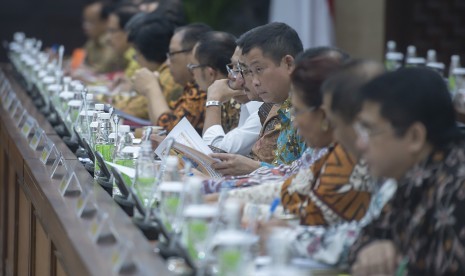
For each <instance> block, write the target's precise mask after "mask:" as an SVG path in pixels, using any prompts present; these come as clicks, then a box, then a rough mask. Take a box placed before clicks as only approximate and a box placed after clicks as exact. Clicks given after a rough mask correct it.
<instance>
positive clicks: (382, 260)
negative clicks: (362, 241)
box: [352, 240, 399, 276]
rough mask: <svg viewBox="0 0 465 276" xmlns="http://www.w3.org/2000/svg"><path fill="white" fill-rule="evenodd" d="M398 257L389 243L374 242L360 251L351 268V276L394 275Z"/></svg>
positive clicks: (392, 245)
mask: <svg viewBox="0 0 465 276" xmlns="http://www.w3.org/2000/svg"><path fill="white" fill-rule="evenodd" d="M398 264H399V256H398V254H397V251H396V248H395V247H394V244H393V243H392V242H391V241H388V240H382V241H375V242H372V243H370V244H368V245H367V246H365V247H364V248H362V249H361V250H360V252H359V253H358V255H357V260H356V261H355V263H354V265H353V266H352V275H354V276H365V275H378V276H381V275H394V273H395V272H396V269H397V266H398Z"/></svg>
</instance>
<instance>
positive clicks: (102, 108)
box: [95, 104, 105, 111]
mask: <svg viewBox="0 0 465 276" xmlns="http://www.w3.org/2000/svg"><path fill="white" fill-rule="evenodd" d="M104 109H105V105H104V104H95V110H97V111H103V110H104Z"/></svg>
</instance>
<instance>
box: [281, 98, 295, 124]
mask: <svg viewBox="0 0 465 276" xmlns="http://www.w3.org/2000/svg"><path fill="white" fill-rule="evenodd" d="M291 106H292V104H291V100H290V99H289V98H287V99H286V100H285V101H284V103H282V104H281V106H280V107H279V109H278V116H279V119H280V120H281V123H289V122H290V121H291Z"/></svg>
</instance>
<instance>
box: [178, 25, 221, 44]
mask: <svg viewBox="0 0 465 276" xmlns="http://www.w3.org/2000/svg"><path fill="white" fill-rule="evenodd" d="M211 31H213V29H212V28H211V27H210V26H208V25H207V24H205V23H191V24H189V25H186V26H182V27H179V28H176V30H175V31H174V32H175V33H179V32H183V35H182V40H181V47H182V49H183V50H188V49H192V48H194V46H195V44H196V43H197V42H198V41H199V39H200V37H201V36H202V35H203V34H205V33H208V32H211Z"/></svg>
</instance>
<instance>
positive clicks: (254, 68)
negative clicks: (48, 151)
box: [212, 23, 306, 175]
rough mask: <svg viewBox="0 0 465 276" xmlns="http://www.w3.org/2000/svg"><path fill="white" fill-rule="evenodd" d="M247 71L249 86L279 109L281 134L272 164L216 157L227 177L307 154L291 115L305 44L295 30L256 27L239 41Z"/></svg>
mask: <svg viewBox="0 0 465 276" xmlns="http://www.w3.org/2000/svg"><path fill="white" fill-rule="evenodd" d="M238 46H240V47H241V48H242V56H243V57H244V60H245V64H246V66H247V67H246V68H244V69H243V71H242V73H243V75H244V78H245V81H246V84H247V86H249V87H253V89H255V90H256V91H257V93H258V95H259V96H260V98H262V100H263V101H264V102H265V103H272V104H274V105H275V106H276V107H278V108H279V110H278V111H277V112H278V116H279V119H280V125H279V126H277V127H278V129H279V131H280V134H279V136H278V139H277V148H276V150H275V151H274V154H275V158H274V160H273V162H272V164H266V163H265V162H258V161H255V160H252V159H249V158H246V157H243V156H240V155H231V154H229V155H228V154H221V153H220V154H214V155H212V157H214V158H218V159H220V160H222V162H217V163H215V164H213V166H212V167H213V168H215V169H216V170H218V171H220V172H221V173H222V174H224V175H241V174H248V173H251V172H252V171H254V170H256V169H258V168H259V167H261V166H269V167H271V166H273V165H280V164H290V163H292V161H294V160H296V159H298V158H299V157H300V156H301V155H302V153H303V152H304V151H305V149H306V146H305V143H304V141H303V140H302V139H301V138H300V137H299V136H298V135H297V132H296V129H295V128H294V127H293V125H292V122H291V118H290V117H291V116H290V107H291V105H290V101H289V91H290V88H291V78H290V75H291V73H292V71H293V70H294V58H295V56H296V55H297V54H299V53H300V52H302V50H303V46H302V42H301V40H300V38H299V36H298V34H297V33H296V31H295V30H294V29H292V28H291V27H289V26H288V25H286V24H284V23H270V24H266V25H263V26H259V27H257V28H254V29H252V30H250V31H248V32H246V33H245V34H243V35H242V36H241V37H240V38H239V40H238Z"/></svg>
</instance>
